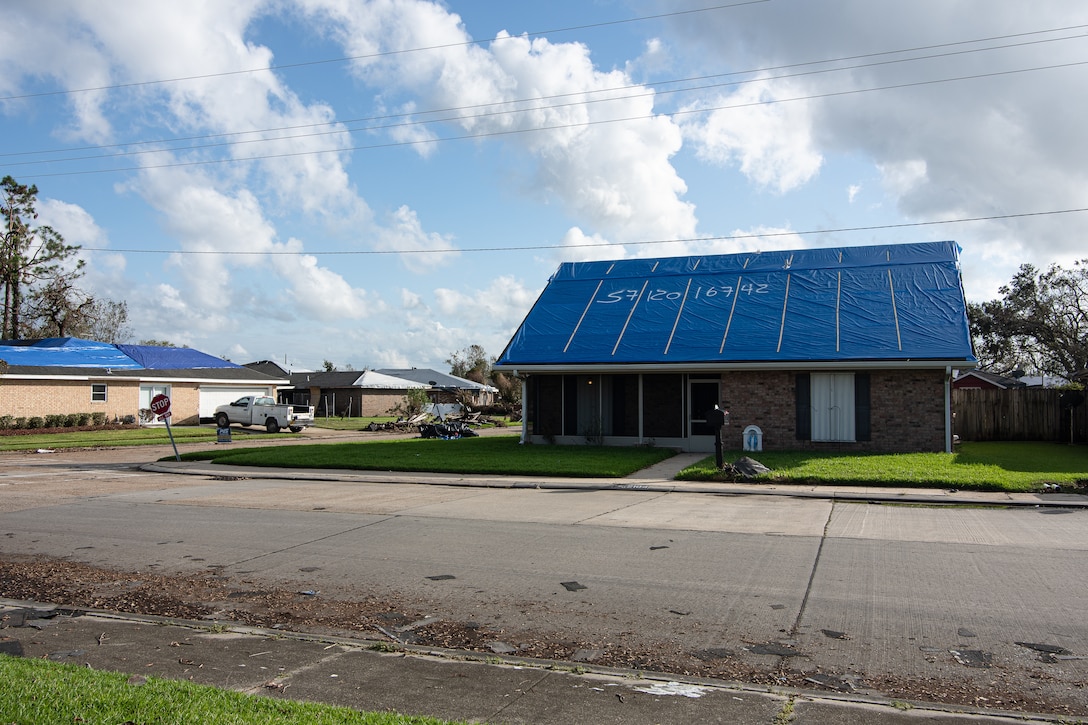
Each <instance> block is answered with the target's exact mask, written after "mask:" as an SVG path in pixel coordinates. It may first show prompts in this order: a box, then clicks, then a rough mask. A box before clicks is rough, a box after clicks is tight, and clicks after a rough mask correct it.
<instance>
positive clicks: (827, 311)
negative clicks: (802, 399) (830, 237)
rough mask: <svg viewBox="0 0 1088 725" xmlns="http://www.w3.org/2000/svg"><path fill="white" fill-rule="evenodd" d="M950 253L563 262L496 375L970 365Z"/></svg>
mask: <svg viewBox="0 0 1088 725" xmlns="http://www.w3.org/2000/svg"><path fill="white" fill-rule="evenodd" d="M958 253H959V248H958V246H957V245H956V244H955V242H927V243H920V244H895V245H882V246H870V247H843V248H839V249H807V250H796V251H776V252H763V253H748V254H726V255H717V256H702V257H673V258H662V259H626V260H618V261H613V262H607V261H606V262H568V263H565V264H563V265H561V266H560V267H559V269H558V270H557V271H556V273H555V274H554V275H553V276H552V278H551V279H550V280H549V281H548V284H547V286H546V287H545V288H544V291H543V292H542V293H541V295H540V298H539V299H538V300H537V301H536V304H534V305H533V308H532V310H530V311H529V314H528V315H527V316H526V318H525V320H524V321H523V322H522V324H521V326H520V327H519V328H518V330H517V332H516V333H515V334H514V336H513V338H512V339H511V340H510V343H509V344H508V345H507V347H506V350H504V351H503V353H502V355H501V356H500V357H499V360H498V362H497V364H498V365H500V366H519V365H520V366H527V365H564V364H571V365H577V364H597V363H606V364H616V363H619V364H638V363H644V364H645V363H669V362H677V363H717V362H722V363H727V362H741V363H750V362H791V361H799V362H800V361H831V362H836V361H862V360H881V361H886V360H908V359H909V360H942V361H964V362H971V363H973V362H974V360H975V358H974V356H973V353H972V348H971V337H970V333H969V330H968V324H967V309H966V304H965V302H964V295H963V286H962V281H961V279H960V273H959V261H958V260H959V257H958Z"/></svg>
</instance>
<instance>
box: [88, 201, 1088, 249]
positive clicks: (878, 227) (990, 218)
mask: <svg viewBox="0 0 1088 725" xmlns="http://www.w3.org/2000/svg"><path fill="white" fill-rule="evenodd" d="M1083 212H1088V207H1082V208H1077V209H1054V210H1050V211H1035V212H1021V213H1018V214H997V215H993V216H979V217H963V218H960V219H941V220H935V221H924V222H902V223H899V224H877V225H872V226H865V227H838V228H834V229H808V230H803V231H782V232H762V233H759V234H756V233H750V234H729V235H725V236H716V237H686V238H680V239H648V240H643V241H636V242H587V243H585V244H533V245H526V246H519V247H466V248H462V249H356V250H339V251H319V252H276V251H271V252H269V251H259V252H258V251H254V252H249V251H233V250H228V251H216V250H206V249H205V250H198V249H192V250H188V249H181V250H167V249H111V248H109V247H80V250H81V251H85V252H109V253H113V254H183V255H202V254H216V255H220V256H290V257H297V256H311V257H328V256H376V255H391V254H467V253H474V252H530V251H539V250H547V249H588V248H593V247H639V246H647V245H651V244H691V243H694V242H729V241H740V240H744V239H770V238H774V237H793V236H798V237H804V236H812V235H815V234H846V233H849V232H871V231H882V230H887V229H909V228H913V227H929V226H939V225H942V224H969V223H975V222H987V221H1001V220H1005V219H1025V218H1029V217H1044V216H1056V215H1058V214H1078V213H1083Z"/></svg>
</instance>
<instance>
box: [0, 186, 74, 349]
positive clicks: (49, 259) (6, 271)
mask: <svg viewBox="0 0 1088 725" xmlns="http://www.w3.org/2000/svg"><path fill="white" fill-rule="evenodd" d="M0 188H2V189H3V196H4V199H3V215H4V225H3V229H2V230H0V289H2V290H3V296H4V305H3V318H2V320H0V338H4V339H11V340H18V339H20V338H21V337H23V331H24V330H23V325H22V322H21V319H20V317H21V314H22V312H23V309H24V307H25V306H26V300H25V299H24V295H25V293H26V292H27V290H28V289H29V288H30V287H31V286H32V285H34V284H35V283H37V282H41V281H43V280H48V279H50V278H52V277H55V276H56V275H58V274H66V275H68V276H69V277H70V279H77V278H79V277H80V276H81V275H82V274H83V271H82V270H83V261H82V260H79V261H78V262H76V263H75V264H74V265H70V266H69V267H68V268H67V269H64V268H63V263H64V262H65V261H67V260H69V259H71V258H72V257H74V255H75V253H76V252H77V251H79V246H76V245H69V244H65V243H64V238H63V237H62V236H61V235H60V234H58V233H57V232H56V231H55V230H53V229H52V228H51V227H49V226H44V225H43V226H37V227H36V226H34V225H33V224H34V220H35V219H37V218H38V212H37V209H36V207H35V204H36V201H37V197H38V187H37V186H33V185H31V186H26V185H25V184H20V183H18V182H16V181H15V179H13V178H12V177H10V176H5V177H4V178H3V180H2V181H0Z"/></svg>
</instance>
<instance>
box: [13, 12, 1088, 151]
mask: <svg viewBox="0 0 1088 725" xmlns="http://www.w3.org/2000/svg"><path fill="white" fill-rule="evenodd" d="M689 12H691V11H689ZM655 17H656V16H655ZM1083 28H1088V25H1072V26H1066V27H1062V28H1050V29H1044V30H1033V31H1026V32H1023V33H1014V34H1008V35H1000V36H991V37H987V38H976V39H971V40H961V41H954V42H949V43H941V44H936V45H927V46H916V47H913V48H901V49H896V50H888V51H880V52H875V53H866V54H861V55H853V56H843V57H839V58H829V59H823V60H812V61H803V62H799V63H791V64H785V65H778V66H769V67H765V68H756V69H749V70H744V71H732V72H729V73H719V74H712V75H702V76H692V77H688V78H680V79H671V80H663V81H654V82H648V83H641V84H631V85H625V86H614V87H611V88H601V89H587V90H583V91H573V92H567V93H561V94H554V95H550V96H541V97H536V98H522V99H510V100H502V101H492V102H488V103H479V104H472V105H467V106H454V107H447V108H441V109H429V110H423V111H415V112H411V113H397V114H384V115H380V116H367V117H361V118H355V119H345V120H342V121H337V122H335V123H338V124H341V125H343V126H345V127H344V128H336V129H332V130H328V131H314V132H312V133H304V134H293V135H283V136H275V137H271V138H266V137H261V138H254V139H242V140H238V141H226V142H223V143H214V144H203V145H189V146H175V147H172V148H156V149H150V150H132V151H124V152H120V153H112V154H97V155H92V156H75V157H67V158H53V159H39V160H31V161H17V162H9V163H8V165H9V166H29V165H37V164H48V163H60V162H65V161H84V160H89V159H100V158H119V157H123V156H134V155H140V154H148V153H161V152H163V151H176V150H199V149H207V148H216V147H223V146H235V145H241V144H249V143H271V142H274V141H284V140H292V139H299V138H312V137H314V136H323V135H324V136H327V135H336V134H343V133H354V132H356V131H360V130H367V131H373V130H383V129H389V128H398V127H405V126H419V125H425V124H431V123H445V122H449V121H458V120H465V119H479V118H485V117H487V116H495V115H510V114H515V113H528V112H534V111H539V110H550V109H556V108H566V107H569V106H577V105H588V104H590V103H606V102H612V101H622V100H630V99H633V98H640V97H646V96H651V95H656V96H660V95H665V94H673V93H686V92H693V91H696V90H708V89H712V88H722V87H726V86H737V85H743V84H747V83H763V82H768V81H774V80H784V79H790V78H798V77H804V76H809V75H817V74H822V73H831V72H840V71H847V70H858V69H863V68H871V67H877V66H882V65H892V64H898V63H908V62H915V61H920V60H932V59H935V58H944V57H951V56H956V55H965V54H972V53H979V52H987V51H993V50H1005V49H1009V48H1018V47H1024V46H1029V45H1038V44H1042V43H1052V42H1057V41H1062V40H1075V39H1078V38H1083V37H1085V35H1084V34H1080V35H1071V36H1064V37H1060V38H1047V39H1042V40H1033V41H1026V42H1022V43H1009V44H1004V45H996V46H989V47H986V48H973V49H970V50H959V51H949V52H946V53H934V54H929V55H922V56H914V57H910V58H899V59H895V60H885V61H877V62H872V63H863V64H857V65H852V66H839V67H835V68H825V69H820V70H812V71H807V72H801V73H791V74H784V75H778V76H765V77H760V78H750V79H744V80H737V81H728V82H722V83H714V84H706V85H700V86H685V87H682V88H674V89H660V90H650V91H647V92H643V93H635V94H628V95H623V96H609V97H605V98H590V99H588V100H579V101H576V102H573V103H565V104H549V105H541V104H542V103H543V102H544V101H550V100H557V99H562V98H570V97H577V98H584V97H585V96H593V95H602V94H606V93H615V92H618V91H627V90H639V89H645V88H651V89H652V88H655V87H656V88H660V87H661V86H667V85H672V84H677V83H690V82H695V81H702V80H713V79H718V78H728V77H735V76H742V75H754V74H759V73H767V72H771V71H778V70H789V69H793V68H804V67H808V66H813V65H828V64H831V63H842V62H846V61H851V60H862V59H867V58H878V57H883V56H888V55H900V54H903V53H913V52H919V51H925V50H935V49H941V48H951V47H958V46H963V45H971V44H977V43H984V42H991V41H995V40H1009V39H1012V38H1022V37H1028V36H1035V35H1043V34H1049V33H1056V32H1066V31H1070V30H1081V29H1083ZM523 103H535V104H538V105H535V106H532V107H529V108H513V109H506V108H500V110H496V111H490V112H485V113H478V114H475V115H472V116H447V117H443V118H431V119H423V120H419V121H411V122H406V123H398V124H385V125H378V126H365V127H362V128H351V127H348V125H349V124H357V123H367V122H372V121H386V120H394V119H400V118H412V117H420V116H429V115H435V114H440V113H447V114H453V113H457V112H461V111H468V110H473V109H487V108H496V107H504V106H510V105H518V104H523ZM331 125H332V122H322V123H315V124H298V125H293V126H280V127H275V128H265V129H253V130H249V131H233V132H225V133H216V134H202V135H194V136H183V137H174V138H169V139H157V140H148V141H129V142H124V143H115V144H102V145H94V146H80V147H68V148H63V149H42V150H37V151H20V152H13V153H2V154H0V158H11V157H19V156H35V155H43V154H53V153H62V152H73V153H74V152H78V151H95V150H106V149H113V148H123V147H130V146H146V145H152V144H175V143H181V142H184V141H203V140H212V139H221V138H230V137H233V136H243V135H250V134H264V133H278V132H282V131H294V130H300V129H311V128H320V127H322V126H324V127H328V126H331ZM330 151H331V150H330Z"/></svg>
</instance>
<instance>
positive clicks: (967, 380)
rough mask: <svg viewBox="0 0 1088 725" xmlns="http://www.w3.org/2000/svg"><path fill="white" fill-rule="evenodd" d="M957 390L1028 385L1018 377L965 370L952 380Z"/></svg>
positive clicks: (993, 388)
mask: <svg viewBox="0 0 1088 725" xmlns="http://www.w3.org/2000/svg"><path fill="white" fill-rule="evenodd" d="M952 387H953V389H955V390H961V389H965V388H976V389H980V390H1012V389H1014V388H1023V387H1027V386H1026V384H1025V383H1023V382H1021V381H1020V380H1018V379H1016V378H1010V377H1006V376H1004V375H998V374H997V373H991V372H988V371H986V370H964V371H963V372H961V373H960V374H959V375H957V376H956V379H955V380H953V381H952Z"/></svg>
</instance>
